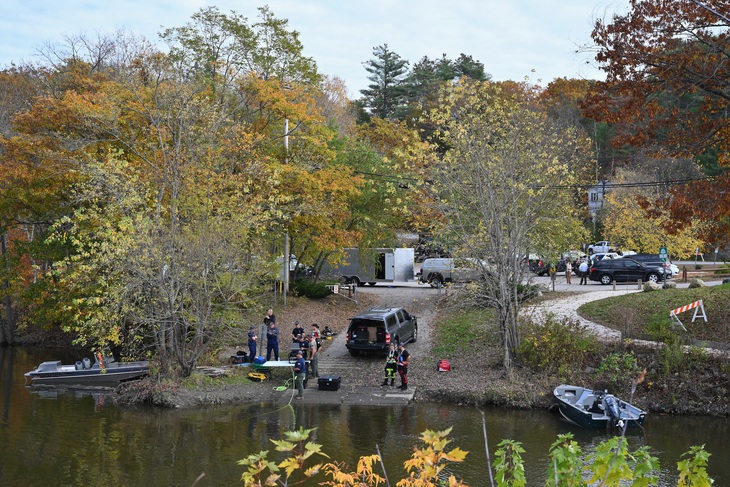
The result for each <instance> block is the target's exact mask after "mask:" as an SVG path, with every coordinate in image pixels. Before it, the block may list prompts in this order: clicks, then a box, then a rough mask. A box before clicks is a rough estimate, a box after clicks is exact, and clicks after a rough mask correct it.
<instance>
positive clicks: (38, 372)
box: [25, 353, 149, 387]
mask: <svg viewBox="0 0 730 487" xmlns="http://www.w3.org/2000/svg"><path fill="white" fill-rule="evenodd" d="M148 373H149V362H147V361H140V362H117V361H115V360H114V357H113V356H111V355H102V354H101V353H96V354H94V363H93V364H92V363H91V360H89V359H88V358H85V359H83V360H80V361H78V362H76V363H75V364H74V365H63V364H62V363H61V361H60V360H54V361H50V362H43V363H42V364H40V365H39V366H38V368H36V369H34V370H31V371H30V372H26V373H25V384H26V385H31V386H36V385H45V386H69V385H70V386H95V387H99V386H100V387H116V386H118V385H119V384H120V383H122V382H126V381H130V380H134V379H139V378H142V377H144V376H146V375H147V374H148Z"/></svg>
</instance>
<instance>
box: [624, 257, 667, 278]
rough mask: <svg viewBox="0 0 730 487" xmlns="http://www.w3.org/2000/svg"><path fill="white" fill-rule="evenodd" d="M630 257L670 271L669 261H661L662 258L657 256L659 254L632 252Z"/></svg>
mask: <svg viewBox="0 0 730 487" xmlns="http://www.w3.org/2000/svg"><path fill="white" fill-rule="evenodd" d="M631 258H632V259H634V260H635V261H638V262H641V263H642V264H646V265H654V266H659V267H663V268H664V270H665V271H667V273H669V272H671V269H670V267H669V266H670V265H671V262H669V261H666V262H662V259H660V258H659V254H634V255H632V256H631Z"/></svg>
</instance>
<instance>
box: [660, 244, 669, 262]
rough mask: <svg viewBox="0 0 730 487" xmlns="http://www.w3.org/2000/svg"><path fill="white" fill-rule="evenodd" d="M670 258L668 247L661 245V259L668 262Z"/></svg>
mask: <svg viewBox="0 0 730 487" xmlns="http://www.w3.org/2000/svg"><path fill="white" fill-rule="evenodd" d="M668 258H669V254H667V248H666V247H659V259H660V260H661V261H662V262H666V261H667V259H668Z"/></svg>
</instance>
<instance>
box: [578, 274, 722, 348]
mask: <svg viewBox="0 0 730 487" xmlns="http://www.w3.org/2000/svg"><path fill="white" fill-rule="evenodd" d="M700 299H701V300H702V302H703V305H704V308H705V313H706V315H707V323H705V321H704V320H702V319H701V318H698V319H697V320H695V322H694V323H692V322H691V321H692V316H693V314H694V310H688V311H685V312H684V313H682V314H679V315H678V317H679V319H680V320H681V321H682V323H683V324H684V326H685V328H687V331H686V332H685V331H684V330H682V329H681V327H679V326H674V325H672V321H671V320H670V318H669V312H670V311H671V310H672V309H675V308H679V307H680V306H684V305H686V304H690V303H692V302H694V301H697V300H700ZM578 313H579V314H580V315H581V316H583V317H585V318H586V319H589V320H591V321H594V322H596V323H600V324H601V325H604V326H607V327H609V328H612V329H614V330H618V331H621V332H622V333H623V334H624V336H625V337H629V338H649V339H656V338H659V337H661V336H664V334H666V333H675V334H677V335H680V336H683V337H686V338H687V339H688V340H699V341H704V342H715V343H724V344H730V284H724V285H722V286H712V287H705V288H697V289H662V290H658V291H652V292H642V293H635V294H627V295H623V296H617V297H614V298H608V299H602V300H599V301H593V302H590V303H586V304H584V305H583V306H581V307H580V308H578Z"/></svg>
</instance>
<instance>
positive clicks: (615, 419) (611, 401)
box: [603, 394, 623, 427]
mask: <svg viewBox="0 0 730 487" xmlns="http://www.w3.org/2000/svg"><path fill="white" fill-rule="evenodd" d="M603 404H604V406H605V409H606V414H608V417H609V418H611V423H612V425H613V427H619V426H621V424H622V423H623V422H622V421H621V413H620V412H619V410H618V402H617V401H616V398H615V397H613V396H612V395H611V394H606V397H605V398H604V399H603Z"/></svg>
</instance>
